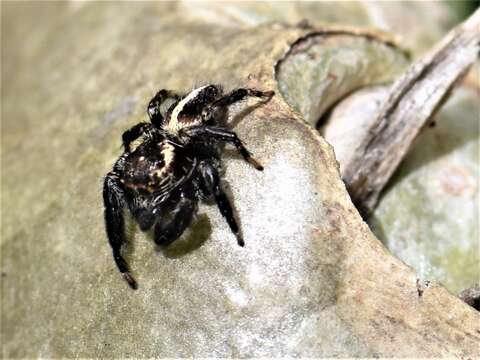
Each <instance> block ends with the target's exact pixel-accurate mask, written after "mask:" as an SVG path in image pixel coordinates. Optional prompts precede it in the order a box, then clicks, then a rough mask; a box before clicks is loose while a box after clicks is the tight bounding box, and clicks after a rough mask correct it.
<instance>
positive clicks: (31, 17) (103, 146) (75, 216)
mask: <svg viewBox="0 0 480 360" xmlns="http://www.w3.org/2000/svg"><path fill="white" fill-rule="evenodd" d="M2 6H3V7H4V11H3V12H2V17H3V18H4V19H5V20H6V22H5V23H6V27H7V28H8V29H9V35H10V36H8V37H6V44H4V46H5V48H4V49H3V50H4V51H5V53H8V54H9V57H8V60H7V61H6V63H5V64H3V65H4V66H3V68H2V70H3V74H2V75H3V76H2V81H3V83H2V85H3V86H2V89H3V90H4V91H3V93H2V96H3V109H2V110H3V124H2V126H3V127H2V130H3V131H2V142H3V148H2V170H3V174H4V176H3V177H2V182H3V184H2V185H3V187H2V208H3V209H4V210H5V209H8V211H4V212H3V214H2V215H3V216H2V217H3V219H2V220H3V221H2V244H1V252H2V345H3V349H2V350H3V354H2V355H3V356H4V357H7V358H13V357H154V356H155V357H169V356H170V357H180V356H200V357H207V356H211V357H213V356H231V357H252V356H269V357H276V356H311V357H314V356H315V357H321V356H325V357H326V356H330V357H333V356H344V357H353V356H364V357H367V356H370V357H373V356H396V357H400V356H411V357H413V356H414V357H423V356H425V357H426V356H478V355H479V350H478V347H477V345H478V342H479V340H480V327H479V323H480V322H479V315H478V313H477V312H476V311H475V310H473V309H472V308H470V307H469V306H468V305H466V304H464V303H463V302H461V301H460V300H458V299H457V298H455V297H453V296H451V295H450V294H449V293H448V292H447V291H446V290H445V289H443V288H442V287H440V286H437V285H435V284H433V285H431V286H429V287H428V288H423V287H422V293H421V294H420V292H419V290H418V289H419V288H418V284H417V279H416V274H415V272H414V271H412V270H411V269H410V268H409V267H407V266H406V265H405V264H404V263H402V262H401V261H399V260H397V259H395V258H394V257H392V256H391V255H390V254H389V253H388V251H387V250H386V249H385V248H384V247H383V245H382V244H381V243H380V242H379V241H378V240H377V239H376V238H375V237H374V236H373V234H372V233H371V232H370V230H369V228H368V226H367V225H366V224H365V223H364V222H363V221H362V220H361V218H360V216H359V215H358V213H357V211H356V210H355V208H354V207H353V205H352V204H351V202H350V199H349V196H348V194H347V192H346V191H345V188H344V185H343V183H342V181H341V180H340V175H339V171H338V165H337V162H336V159H335V156H334V153H333V150H332V148H331V147H330V146H329V145H328V144H327V143H326V142H325V141H324V140H323V139H322V138H321V137H320V136H319V135H318V133H317V131H316V130H315V129H314V128H313V127H311V126H310V125H308V124H306V123H305V121H304V120H303V119H301V118H300V117H299V115H298V114H297V113H295V112H294V111H292V109H291V108H290V106H289V105H287V103H286V102H285V101H284V100H283V99H282V97H281V95H280V93H279V91H278V90H279V89H278V86H277V82H276V80H275V73H274V70H275V65H276V63H277V61H278V60H279V59H280V58H282V56H284V54H286V53H287V52H288V50H289V49H290V46H291V44H293V43H294V42H295V41H297V40H298V39H299V38H301V37H303V36H305V35H306V34H308V33H309V32H311V31H312V30H308V29H305V28H301V27H300V28H299V27H293V28H292V27H288V26H284V25H275V24H272V25H262V26H259V27H253V28H242V29H239V28H238V27H233V26H212V24H208V23H206V22H202V21H199V20H198V19H195V17H194V16H189V15H187V16H183V15H184V14H185V5H178V4H176V3H162V4H149V5H147V6H144V5H142V6H141V5H139V4H136V3H121V4H118V5H117V6H114V7H112V6H108V5H107V4H106V3H74V4H73V5H70V4H68V5H67V4H61V5H59V4H54V5H52V4H50V5H48V4H45V5H44V4H41V5H34V4H29V3H7V4H5V5H3V4H2ZM19 13H22V18H23V19H24V22H22V25H23V27H20V26H17V22H15V20H14V18H15V16H16V15H17V14H19ZM181 15H182V16H181ZM52 19H54V20H52ZM2 20H3V19H2ZM33 30H35V31H33ZM26 34H29V36H30V35H31V36H30V37H29V43H28V45H29V46H28V47H27V46H20V45H19V44H23V45H24V42H22V39H24V37H25V35H26ZM373 41H375V40H373ZM205 81H209V82H219V83H224V84H226V86H227V87H235V86H253V87H258V88H261V89H274V90H276V91H277V96H276V97H275V98H274V99H272V101H271V102H269V103H268V105H265V106H260V107H255V106H254V105H255V102H254V101H252V102H248V103H245V104H243V105H242V107H241V108H240V107H238V108H236V109H233V110H234V111H233V112H232V114H231V117H232V119H231V120H232V123H233V124H235V125H236V126H235V130H236V131H237V132H238V134H239V136H240V137H241V138H242V139H244V141H245V143H246V144H247V145H248V147H249V148H250V149H251V150H252V152H253V153H254V154H255V155H256V157H257V158H258V159H259V160H261V161H262V163H263V165H264V166H265V171H264V172H263V173H259V172H256V171H254V170H253V169H252V168H251V167H249V166H247V165H246V164H244V162H243V161H241V160H240V159H239V158H238V157H237V156H236V154H235V153H227V154H226V156H225V163H226V180H227V181H228V183H229V185H230V191H231V193H232V195H233V198H234V200H235V206H236V209H237V212H238V215H239V218H240V219H241V226H242V229H243V232H244V237H245V240H246V247H245V248H244V249H242V248H239V247H238V246H236V244H235V240H234V238H233V236H232V235H231V233H230V232H229V231H228V229H227V226H226V224H225V223H224V221H223V219H222V218H221V216H220V214H219V213H218V212H217V210H216V209H215V208H214V207H213V206H202V207H201V208H200V212H199V215H198V219H197V221H196V223H195V224H194V225H193V226H192V229H191V230H192V231H191V232H190V233H189V234H186V236H185V237H184V238H183V239H181V240H179V242H178V243H176V244H175V245H174V246H172V247H171V248H169V249H167V250H165V251H157V250H156V249H155V248H154V246H153V242H152V239H151V236H150V235H149V234H143V233H140V232H139V231H138V229H137V228H136V227H135V226H131V232H130V233H131V240H132V246H131V248H130V251H129V255H128V258H129V261H130V263H131V266H132V269H133V272H134V274H135V276H136V277H137V279H138V280H139V284H140V289H139V290H138V291H137V292H133V291H131V290H130V289H128V287H127V286H126V284H125V283H124V282H123V281H122V280H121V278H120V275H119V274H118V273H117V270H116V269H115V267H114V263H113V260H112V258H111V254H110V249H109V247H108V245H107V243H106V238H105V233H104V228H103V219H102V206H103V205H102V201H101V196H100V191H101V181H102V176H103V175H104V174H105V173H106V172H107V171H108V170H109V169H110V167H111V166H112V164H113V162H114V160H115V159H116V157H117V156H118V155H119V153H120V150H119V145H120V135H121V133H122V130H123V129H125V128H127V127H129V126H131V125H133V124H135V123H136V122H138V121H139V120H141V119H144V117H145V115H144V108H145V105H146V102H147V101H148V100H149V98H150V97H151V96H152V94H153V93H154V92H155V91H156V90H157V89H158V88H159V87H165V88H172V89H188V88H191V86H192V84H194V83H195V82H196V83H197V84H198V83H201V82H205ZM243 109H248V110H243ZM5 174H8V176H6V175H5Z"/></svg>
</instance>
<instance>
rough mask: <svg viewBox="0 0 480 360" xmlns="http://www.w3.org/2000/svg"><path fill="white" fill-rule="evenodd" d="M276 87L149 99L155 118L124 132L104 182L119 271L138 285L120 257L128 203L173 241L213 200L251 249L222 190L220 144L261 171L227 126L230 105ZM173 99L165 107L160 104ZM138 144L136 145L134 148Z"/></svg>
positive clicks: (162, 238) (164, 241)
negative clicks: (202, 205) (202, 203)
mask: <svg viewBox="0 0 480 360" xmlns="http://www.w3.org/2000/svg"><path fill="white" fill-rule="evenodd" d="M273 95H274V92H273V91H265V92H264V91H259V90H255V89H236V90H234V91H232V92H230V93H229V94H227V95H223V91H222V88H221V87H220V86H216V85H206V86H202V87H199V88H197V89H194V90H193V91H191V92H190V93H188V94H186V95H183V96H181V95H178V94H176V93H174V92H172V91H168V90H160V91H159V92H158V93H157V94H156V95H155V96H154V97H153V99H152V100H151V101H150V103H149V104H148V108H147V112H148V116H149V117H150V123H146V122H141V123H139V124H137V125H135V126H133V127H132V128H131V129H129V130H127V131H125V132H124V133H123V136H122V140H123V147H124V152H123V154H122V155H121V156H120V158H119V159H118V160H117V162H116V163H115V165H114V166H113V170H112V171H111V172H109V173H108V174H107V176H106V177H105V181H104V187H103V200H104V203H105V227H106V231H107V236H108V240H109V242H110V245H111V247H112V251H113V258H114V260H115V263H116V264H117V267H118V269H119V270H120V272H121V273H122V275H123V277H124V278H125V280H126V281H127V282H128V284H129V285H130V287H131V288H132V289H136V288H137V283H136V281H135V279H134V278H133V276H132V275H131V274H130V272H129V267H128V264H127V262H126V261H125V259H124V258H123V257H122V254H121V247H122V245H123V244H124V243H125V223H124V218H123V209H124V207H127V208H128V209H129V210H130V212H131V214H132V215H133V218H134V219H135V220H136V221H137V222H138V224H139V226H140V229H141V230H142V231H146V230H148V229H150V228H151V227H152V226H154V239H155V243H157V244H159V245H164V246H166V245H168V244H170V243H172V242H173V241H175V240H176V239H177V238H178V237H180V235H182V233H183V232H184V230H185V229H186V228H187V227H188V226H189V224H190V222H191V221H192V218H193V216H194V214H195V212H196V210H197V203H198V201H199V200H207V199H209V198H211V197H213V198H214V199H215V201H216V203H217V205H218V208H219V210H220V213H221V214H222V215H223V216H224V217H225V219H226V221H227V223H228V225H229V226H230V229H231V231H232V232H233V233H234V234H235V236H236V238H237V242H238V245H240V246H244V242H243V239H242V237H241V235H240V233H239V228H238V225H237V222H236V220H235V217H234V214H233V211H232V206H231V205H230V200H229V199H228V197H227V196H226V195H225V193H224V192H223V190H222V187H221V181H220V175H219V170H220V167H221V160H220V155H221V149H222V147H221V143H222V142H227V143H231V144H233V145H234V146H235V147H236V148H237V150H238V151H239V152H240V154H241V155H242V156H243V158H244V159H245V160H246V161H248V162H249V163H250V164H252V165H253V166H254V167H255V168H256V169H257V170H263V167H262V166H261V165H260V164H259V163H258V162H257V161H256V160H255V159H254V158H253V157H252V156H251V154H250V152H249V151H248V150H247V149H246V148H245V146H244V145H243V144H242V142H241V141H240V139H239V138H238V137H237V134H235V133H234V132H233V131H229V130H227V129H226V128H224V127H222V126H220V125H221V124H222V123H223V120H224V119H225V113H226V110H227V109H228V107H229V106H230V105H232V104H233V103H236V102H238V101H241V100H243V99H245V98H247V97H258V98H262V99H266V100H268V99H270V98H271V97H272V96H273ZM166 100H170V101H171V102H172V104H171V105H170V106H169V107H168V110H167V111H166V112H165V113H164V114H163V113H162V112H164V111H163V110H162V109H161V107H160V106H161V104H162V103H164V102H165V101H166ZM135 144H136V146H135Z"/></svg>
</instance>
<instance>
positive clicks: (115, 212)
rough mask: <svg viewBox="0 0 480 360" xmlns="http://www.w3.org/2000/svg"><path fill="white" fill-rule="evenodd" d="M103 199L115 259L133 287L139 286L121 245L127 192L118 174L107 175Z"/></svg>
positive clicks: (122, 242)
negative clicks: (122, 252)
mask: <svg viewBox="0 0 480 360" xmlns="http://www.w3.org/2000/svg"><path fill="white" fill-rule="evenodd" d="M103 201H104V204H105V227H106V230H107V236H108V241H109V242H110V246H111V247H112V252H113V259H114V260H115V263H116V264H117V267H118V270H120V272H121V273H122V275H123V277H124V279H125V280H126V281H127V282H128V285H130V287H131V288H132V289H136V288H137V282H136V281H135V279H134V278H133V276H132V274H130V271H129V267H128V264H127V262H126V261H125V259H124V258H123V256H122V254H121V247H122V245H123V244H125V242H126V240H125V221H124V218H123V208H124V205H125V194H124V191H123V188H122V185H121V183H120V181H119V179H118V176H117V174H115V173H113V172H110V173H108V174H107V176H106V177H105V181H104V185H103Z"/></svg>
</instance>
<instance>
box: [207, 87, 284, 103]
mask: <svg viewBox="0 0 480 360" xmlns="http://www.w3.org/2000/svg"><path fill="white" fill-rule="evenodd" d="M273 95H275V92H274V91H260V90H257V89H250V88H240V89H236V90H233V91H232V92H230V93H229V94H227V95H224V96H223V97H221V98H220V99H218V100H216V101H215V102H214V103H213V104H212V106H219V107H222V106H229V105H232V104H233V103H236V102H238V101H242V100H243V99H245V98H247V97H258V98H266V99H270V98H271V97H272V96H273Z"/></svg>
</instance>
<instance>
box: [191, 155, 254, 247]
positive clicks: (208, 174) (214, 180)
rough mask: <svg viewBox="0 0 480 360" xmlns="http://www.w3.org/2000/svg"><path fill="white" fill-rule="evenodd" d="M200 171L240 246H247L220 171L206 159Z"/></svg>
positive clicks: (206, 186)
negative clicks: (221, 179) (224, 189)
mask: <svg viewBox="0 0 480 360" xmlns="http://www.w3.org/2000/svg"><path fill="white" fill-rule="evenodd" d="M198 169H199V171H200V174H201V177H202V182H203V185H204V186H205V188H206V190H207V192H208V193H210V194H213V196H214V197H215V201H216V202H217V206H218V209H219V210H220V213H221V214H222V216H223V217H224V218H225V220H227V223H228V226H229V227H230V230H232V232H233V233H234V234H235V236H236V238H237V243H238V245H240V246H245V242H244V241H243V238H242V235H241V234H240V229H239V227H238V224H237V221H236V220H235V216H234V213H233V209H232V205H231V203H230V200H229V199H228V197H227V195H226V194H225V193H224V191H223V190H222V187H221V184H220V177H219V175H218V171H217V169H216V168H215V166H213V165H212V164H211V163H209V162H207V161H205V162H201V163H200V164H199V165H198Z"/></svg>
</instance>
